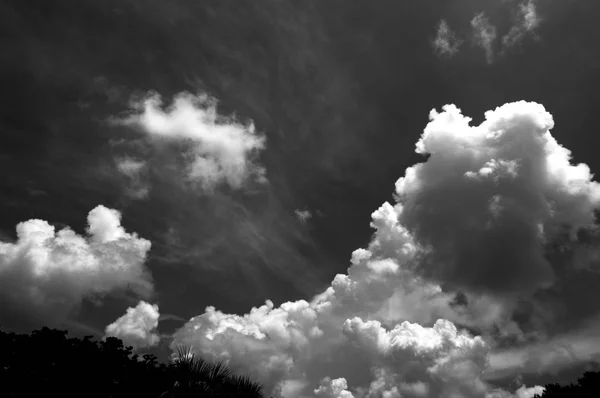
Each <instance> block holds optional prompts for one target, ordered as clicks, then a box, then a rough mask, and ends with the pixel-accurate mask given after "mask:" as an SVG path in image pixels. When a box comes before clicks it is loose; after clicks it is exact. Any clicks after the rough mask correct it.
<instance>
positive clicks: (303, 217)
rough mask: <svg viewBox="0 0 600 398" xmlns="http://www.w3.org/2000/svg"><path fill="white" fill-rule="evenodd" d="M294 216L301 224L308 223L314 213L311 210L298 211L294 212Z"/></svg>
mask: <svg viewBox="0 0 600 398" xmlns="http://www.w3.org/2000/svg"><path fill="white" fill-rule="evenodd" d="M294 214H295V215H296V218H297V219H298V221H300V222H301V223H306V222H308V220H310V219H311V218H312V213H311V212H310V211H309V210H300V209H296V210H294Z"/></svg>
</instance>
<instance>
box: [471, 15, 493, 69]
mask: <svg viewBox="0 0 600 398" xmlns="http://www.w3.org/2000/svg"><path fill="white" fill-rule="evenodd" d="M471 27H472V28H473V39H474V41H475V44H476V45H478V46H480V47H481V48H483V50H484V51H485V57H486V59H487V62H488V63H490V64H491V63H492V62H493V61H494V41H495V40H496V37H497V33H496V27H495V26H494V25H492V24H491V22H490V21H489V19H488V18H487V17H486V16H485V13H483V12H481V13H479V14H477V15H475V17H473V19H472V20H471Z"/></svg>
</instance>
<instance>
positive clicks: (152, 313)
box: [105, 301, 160, 349]
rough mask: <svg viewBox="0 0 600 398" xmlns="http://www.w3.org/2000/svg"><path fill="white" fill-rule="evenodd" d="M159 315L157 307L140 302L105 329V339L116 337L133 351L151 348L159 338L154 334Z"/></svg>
mask: <svg viewBox="0 0 600 398" xmlns="http://www.w3.org/2000/svg"><path fill="white" fill-rule="evenodd" d="M159 318H160V314H159V312H158V305H156V304H154V305H151V304H148V303H147V302H145V301H140V302H139V304H138V305H137V306H136V307H135V308H133V307H130V308H128V309H127V312H126V313H125V314H124V315H123V316H121V317H120V318H119V319H117V320H116V321H114V322H113V323H111V324H110V325H108V326H107V327H106V330H105V336H106V337H118V338H119V339H121V340H123V343H124V344H125V345H127V346H132V347H133V348H134V349H138V348H144V347H152V346H155V345H157V344H158V342H159V341H160V337H159V336H158V334H157V333H156V328H157V327H158V320H159Z"/></svg>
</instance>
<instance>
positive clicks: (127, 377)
mask: <svg viewBox="0 0 600 398" xmlns="http://www.w3.org/2000/svg"><path fill="white" fill-rule="evenodd" d="M0 396H2V397H6V398H21V397H27V398H30V397H40V396H56V397H63V398H75V397H77V398H81V397H90V398H121V397H123V398H125V397H127V398H132V397H157V398H179V397H192V396H193V397H198V398H242V397H243V398H265V396H264V394H263V389H262V386H261V385H260V384H259V383H256V382H254V381H253V380H251V379H250V378H249V377H246V376H241V375H237V374H235V373H234V372H232V371H231V369H230V368H228V367H227V366H225V365H223V364H222V363H214V364H213V363H209V362H207V361H205V360H204V359H202V358H201V357H198V356H196V355H194V354H193V352H192V351H191V350H190V349H189V348H185V347H182V348H181V349H180V350H179V351H178V353H177V355H176V356H175V358H174V359H173V360H172V361H170V362H169V363H162V362H159V361H158V360H157V357H156V356H155V355H151V354H146V355H142V356H139V355H137V354H135V353H134V352H133V348H132V347H126V346H124V344H123V342H122V341H121V340H120V339H118V338H115V337H108V338H106V339H104V340H101V341H96V340H93V338H92V336H86V337H84V338H82V339H79V338H69V337H68V336H67V332H66V331H60V330H54V329H49V328H42V329H41V330H36V331H34V332H32V333H31V334H15V333H6V332H3V331H2V330H0Z"/></svg>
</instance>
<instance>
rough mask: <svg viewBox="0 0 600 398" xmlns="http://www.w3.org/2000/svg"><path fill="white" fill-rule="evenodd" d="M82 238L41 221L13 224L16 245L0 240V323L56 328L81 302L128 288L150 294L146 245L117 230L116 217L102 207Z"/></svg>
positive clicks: (92, 213) (95, 211)
mask: <svg viewBox="0 0 600 398" xmlns="http://www.w3.org/2000/svg"><path fill="white" fill-rule="evenodd" d="M87 233H88V235H87V236H81V235H79V234H77V233H76V232H74V231H73V230H71V229H70V228H68V227H67V228H64V229H61V230H59V231H56V228H55V227H54V226H52V225H50V224H49V223H48V222H47V221H44V220H38V219H33V220H29V221H25V222H22V223H20V224H18V225H17V241H16V242H14V243H10V242H0V319H1V320H2V324H3V326H7V325H6V324H7V323H8V326H11V325H13V324H14V326H15V327H19V325H20V324H21V323H23V322H29V324H30V325H31V326H34V327H37V326H41V325H51V326H52V325H54V326H57V325H59V324H60V323H61V322H63V321H66V320H68V319H69V318H70V317H71V316H72V315H73V313H74V312H75V311H76V310H77V309H78V307H79V306H80V304H81V302H82V301H83V300H84V299H86V298H92V299H94V298H98V297H102V296H104V295H107V294H110V293H111V292H114V291H122V290H126V289H129V290H132V291H133V292H135V293H136V294H137V295H139V296H141V297H149V296H151V295H152V294H153V290H154V288H153V283H152V278H151V276H150V273H149V271H148V269H147V268H146V267H145V265H144V262H145V260H146V256H147V254H148V251H149V250H150V246H151V244H150V242H149V241H148V240H146V239H144V238H141V237H139V236H138V235H137V234H135V233H129V232H127V231H125V229H124V228H123V227H122V226H121V214H120V213H119V212H118V211H117V210H113V209H109V208H107V207H104V206H102V205H100V206H97V207H96V208H94V209H93V210H91V211H90V212H89V214H88V228H87Z"/></svg>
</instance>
